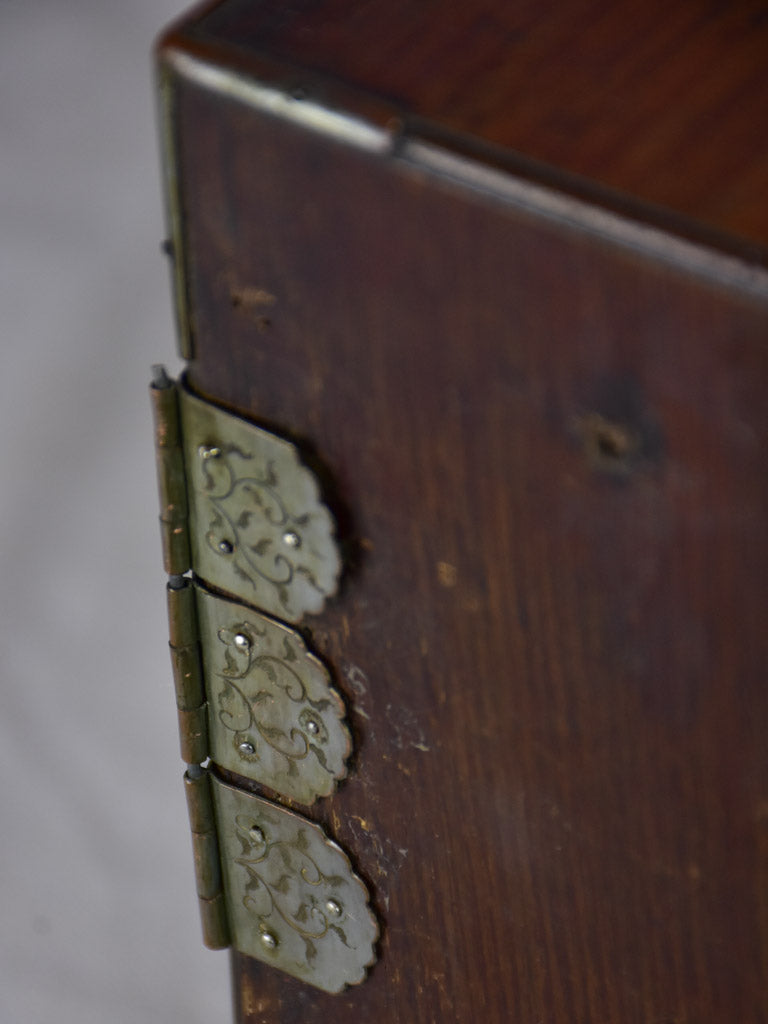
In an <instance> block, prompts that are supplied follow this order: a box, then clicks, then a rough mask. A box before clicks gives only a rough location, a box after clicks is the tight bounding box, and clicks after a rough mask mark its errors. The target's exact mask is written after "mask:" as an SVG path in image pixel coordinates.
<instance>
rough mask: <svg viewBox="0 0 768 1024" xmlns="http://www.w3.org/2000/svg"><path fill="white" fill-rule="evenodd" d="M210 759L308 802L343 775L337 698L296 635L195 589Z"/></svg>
mask: <svg viewBox="0 0 768 1024" xmlns="http://www.w3.org/2000/svg"><path fill="white" fill-rule="evenodd" d="M196 593H197V610H198V620H199V624H200V638H201V643H202V651H203V663H204V668H205V680H206V682H205V686H206V694H207V699H208V714H209V729H208V732H209V743H210V752H211V756H212V757H213V760H214V761H215V762H216V763H217V764H220V765H221V766H222V767H224V768H228V769H229V770H231V771H234V772H237V773H239V774H240V775H245V776H248V777H249V778H252V779H254V780H256V781H257V782H260V783H262V784H264V785H265V786H268V787H269V788H270V789H272V790H274V791H275V792H276V793H279V794H280V795H281V796H285V797H288V798H290V799H293V800H297V801H299V802H300V803H303V804H311V803H313V801H314V800H315V799H317V798H318V797H322V796H328V795H329V794H330V793H332V792H333V790H334V787H335V785H336V782H337V781H338V780H339V779H342V778H343V777H344V776H345V775H346V764H345V762H346V759H347V758H348V757H349V754H350V752H351V749H352V741H351V737H350V734H349V730H348V729H347V727H346V725H345V724H344V721H343V719H344V704H343V702H342V700H341V697H340V696H339V694H338V693H337V692H336V690H334V689H333V687H332V686H331V678H330V675H329V673H328V670H327V669H326V668H325V666H324V665H323V664H322V662H321V661H320V660H319V659H318V658H316V657H315V656H314V655H312V654H310V653H309V652H308V651H307V648H306V645H305V644H304V641H303V640H302V638H301V637H300V636H299V634H298V633H297V632H296V631H295V630H292V629H290V628H289V627H288V626H284V625H283V624H282V623H279V622H275V621H274V619H270V618H268V617H267V616H266V615H261V614H260V613H258V612H256V611H253V610H252V609H250V608H245V607H244V606H243V605H240V604H237V603H235V602H234V601H227V600H224V599H223V598H220V597H218V596H216V595H214V594H211V593H209V592H208V591H206V590H204V589H203V588H202V587H200V586H198V587H197V588H196Z"/></svg>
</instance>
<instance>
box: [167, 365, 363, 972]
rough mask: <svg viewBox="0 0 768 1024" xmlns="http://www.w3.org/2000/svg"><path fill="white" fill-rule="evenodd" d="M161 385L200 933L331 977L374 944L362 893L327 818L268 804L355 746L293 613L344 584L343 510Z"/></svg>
mask: <svg viewBox="0 0 768 1024" xmlns="http://www.w3.org/2000/svg"><path fill="white" fill-rule="evenodd" d="M151 395H152V400H153V406H154V413H155V437H156V452H157V464H158V478H159V485H160V501H161V515H160V520H161V525H162V537H163V558H164V564H165V569H166V572H167V573H168V575H169V581H168V617H169V624H170V649H171V661H172V665H173V676H174V684H175V687H176V701H177V706H178V715H179V732H180V737H181V754H182V757H183V759H184V760H185V761H186V762H187V764H188V765H189V768H188V770H187V773H186V774H185V777H184V778H185V786H186V792H187V804H188V809H189V820H190V830H191V832H192V845H193V850H194V857H195V875H196V881H197V893H198V899H199V903H200V916H201V921H202V926H203V937H204V941H205V943H206V945H208V946H210V947H211V948H214V949H222V948H226V947H228V946H230V945H231V946H233V947H234V948H235V949H237V950H239V951H240V952H241V953H244V954H246V955H247V956H252V957H255V958H256V959H258V960H262V961H263V962H264V963H268V964H271V965H272V966H274V967H277V968H279V969H280V970H283V971H285V972H286V973H288V974H290V975H292V976H294V977H296V978H300V979H301V980H303V981H305V982H307V983H308V984H311V985H314V986H316V987H317V988H320V989H323V990H324V991H326V992H339V991H341V990H342V989H343V988H344V987H345V986H347V985H354V984H357V983H359V982H361V981H362V980H363V978H364V977H365V974H366V970H367V968H368V967H369V966H370V965H371V964H372V963H373V962H374V960H375V945H376V941H377V938H378V934H379V930H378V924H377V922H376V918H375V917H374V915H373V913H372V911H371V909H370V907H369V899H368V892H367V890H366V888H365V886H364V884H363V882H362V881H361V880H360V879H359V878H358V877H357V876H356V875H355V874H354V872H353V870H352V867H351V864H350V861H349V859H348V858H347V856H346V854H345V853H344V852H343V851H342V850H341V848H340V847H339V846H337V845H336V843H334V842H333V841H332V840H330V839H329V838H328V837H327V836H326V835H325V833H324V832H323V830H322V829H321V828H320V826H318V825H317V824H315V823H314V822H311V821H308V820H307V819H305V818H304V817H302V816H301V815H299V814H297V813H296V812H295V811H293V810H289V809H287V808H285V807H283V806H281V805H280V804H279V803H277V802H275V800H278V799H285V800H289V801H292V802H295V803H300V804H304V805H310V804H312V803H314V802H315V801H316V800H317V799H319V798H322V797H328V796H330V795H331V794H332V793H333V791H334V789H335V788H336V785H337V784H338V782H339V781H340V780H341V779H343V778H344V777H345V776H346V773H347V765H346V762H347V759H348V758H349V756H350V754H351V752H352V737H351V734H350V731H349V729H348V728H347V725H346V723H345V721H344V713H345V708H344V703H343V701H342V699H341V697H340V695H339V694H338V692H337V691H336V690H335V688H334V687H333V685H332V680H331V676H330V673H329V671H328V669H327V668H326V666H325V665H324V664H323V662H322V661H321V660H320V659H319V658H318V657H317V656H316V655H314V654H313V653H312V652H310V651H309V650H308V648H307V645H306V643H305V642H304V639H303V637H302V636H301V635H300V634H299V633H298V632H297V631H296V630H295V629H293V628H292V627H291V625H289V624H287V623H290V624H296V623H298V622H299V620H300V619H301V618H302V617H303V615H304V614H305V613H309V612H314V613H317V612H320V611H321V610H322V608H323V605H324V602H325V600H326V599H327V598H328V597H330V596H332V595H333V594H334V593H335V592H336V588H337V585H338V578H339V573H340V569H341V559H340V553H339V549H338V547H337V544H336V540H335V537H334V524H333V520H332V518H331V514H330V512H329V511H328V509H327V508H326V507H325V506H324V505H323V504H322V503H321V501H320V497H319V488H318V485H317V482H316V480H315V478H314V476H313V474H312V473H311V472H310V470H309V469H308V468H307V467H306V466H304V465H302V463H301V461H300V458H299V453H298V451H297V449H296V448H295V446H294V445H292V444H290V443H289V442H287V441H285V440H283V439H282V438H279V437H276V436H275V435H273V434H270V433H268V432H267V431H265V430H262V429H261V428H259V427H257V426H255V425H254V424H252V423H248V422H246V421H245V420H242V419H240V418H239V417H237V416H233V415H232V414H230V413H228V412H225V411H224V410H222V409H220V408H219V407H217V406H214V405H211V404H209V403H208V402H204V401H202V400H201V399H200V398H198V397H196V396H195V395H193V394H191V392H189V391H188V390H187V389H186V388H185V387H184V385H183V384H175V383H174V382H172V381H170V380H169V379H168V378H167V377H166V375H165V372H164V371H162V369H161V368H159V372H158V374H157V376H156V379H155V382H154V384H153V386H152V388H151ZM281 620H283V621H281ZM208 761H210V765H209V767H203V764H204V762H208ZM217 767H218V768H221V769H222V770H225V771H226V772H228V773H231V774H230V775H228V778H231V779H237V777H238V776H239V777H241V780H242V782H243V784H244V785H245V784H246V780H247V781H249V782H253V783H258V784H259V785H261V786H264V787H265V788H267V789H268V790H269V792H270V794H273V795H274V797H275V800H268V799H266V798H265V797H263V796H258V795H256V794H254V793H253V792H251V791H250V790H247V789H242V788H239V787H238V786H237V785H234V784H230V783H227V782H224V781H222V779H221V777H220V776H219V775H218V774H216V768H217Z"/></svg>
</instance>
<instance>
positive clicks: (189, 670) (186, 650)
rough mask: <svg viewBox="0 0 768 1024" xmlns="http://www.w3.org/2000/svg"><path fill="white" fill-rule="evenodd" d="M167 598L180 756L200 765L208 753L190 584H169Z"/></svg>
mask: <svg viewBox="0 0 768 1024" xmlns="http://www.w3.org/2000/svg"><path fill="white" fill-rule="evenodd" d="M167 596H168V623H169V626H170V643H169V648H170V652H171V665H172V668H173V684H174V688H175V690H176V709H177V713H178V716H179V740H180V744H181V756H182V758H183V759H184V761H186V763H187V764H202V763H203V761H205V759H206V758H207V757H208V753H209V750H208V746H209V744H208V703H207V700H206V696H205V685H204V682H203V666H202V657H201V650H200V632H199V628H198V622H197V611H196V607H195V591H194V587H193V586H192V581H191V580H189V579H187V578H186V577H183V578H182V579H181V580H179V581H178V582H175V581H174V582H172V583H169V584H168V588H167Z"/></svg>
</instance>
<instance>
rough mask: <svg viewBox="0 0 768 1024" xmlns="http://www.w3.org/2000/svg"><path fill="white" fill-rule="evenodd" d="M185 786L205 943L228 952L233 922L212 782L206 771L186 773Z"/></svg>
mask: <svg viewBox="0 0 768 1024" xmlns="http://www.w3.org/2000/svg"><path fill="white" fill-rule="evenodd" d="M184 787H185V790H186V795H187V809H188V811H189V825H190V829H191V832H192V848H193V851H194V857H195V880H196V883H197V896H198V902H199V904H200V921H201V924H202V928H203V942H204V943H205V945H206V946H208V948H209V949H226V948H227V947H228V946H229V945H230V934H229V922H228V920H227V910H226V903H225V900H224V894H223V891H222V884H221V860H220V857H219V841H218V837H217V834H216V817H215V814H214V810H213V795H212V793H211V780H210V777H209V775H208V773H207V772H206V771H205V770H204V769H203V770H201V771H199V772H198V773H197V774H193V773H192V772H186V773H185V775H184Z"/></svg>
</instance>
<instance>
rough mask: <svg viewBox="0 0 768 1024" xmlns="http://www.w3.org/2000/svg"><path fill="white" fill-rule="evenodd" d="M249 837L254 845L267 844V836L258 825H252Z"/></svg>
mask: <svg viewBox="0 0 768 1024" xmlns="http://www.w3.org/2000/svg"><path fill="white" fill-rule="evenodd" d="M248 835H249V836H250V837H251V839H252V840H253V841H254V843H265V842H266V841H267V840H266V836H265V835H264V833H263V832H262V830H261V829H260V828H259V826H258V825H252V826H251V828H249V829H248Z"/></svg>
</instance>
